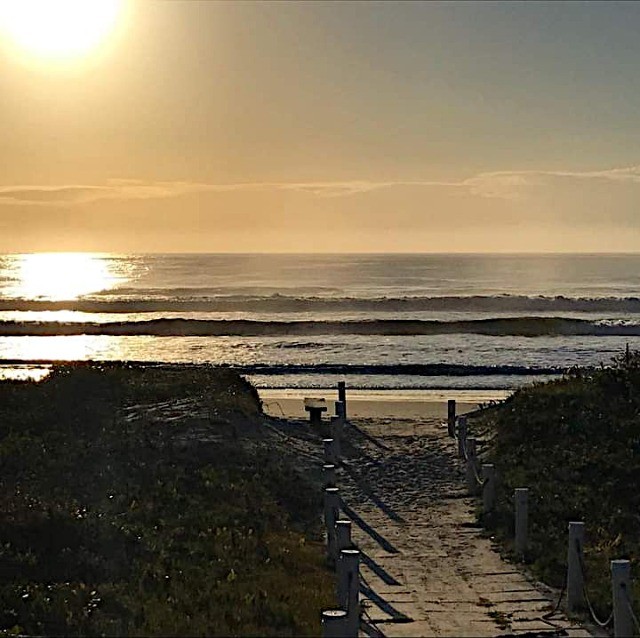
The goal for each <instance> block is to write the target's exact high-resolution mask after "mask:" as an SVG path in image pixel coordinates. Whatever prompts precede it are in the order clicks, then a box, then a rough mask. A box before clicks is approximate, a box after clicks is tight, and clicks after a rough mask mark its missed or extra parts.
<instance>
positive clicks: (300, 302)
mask: <svg viewBox="0 0 640 638" xmlns="http://www.w3.org/2000/svg"><path fill="white" fill-rule="evenodd" d="M175 292H176V291H173V293H175ZM183 292H184V291H183ZM7 310H17V311H30V310H35V311H38V310H40V311H44V310H75V311H79V312H101V313H142V312H260V313H264V312H346V311H371V312H420V311H435V312H437V311H452V312H453V311H455V312H501V313H505V312H506V313H509V312H514V313H536V312H594V313H596V312H598V313H602V312H615V313H640V298H639V297H601V298H600V297H599V298H588V297H564V296H557V297H544V296H540V297H530V296H525V295H498V296H490V295H487V296H482V295H476V296H448V297H446V296H445V297H376V298H361V297H318V296H315V297H314V296H288V295H280V294H273V295H269V296H258V295H256V296H246V295H226V296H213V297H206V296H203V297H193V296H184V297H183V296H177V295H175V294H167V296H165V297H156V296H154V297H145V296H144V291H140V292H139V293H138V296H136V297H135V298H132V297H127V296H121V297H116V296H110V297H109V298H100V297H95V298H84V299H76V300H70V301H46V300H38V299H6V298H5V299H0V311H7Z"/></svg>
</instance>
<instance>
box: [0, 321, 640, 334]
mask: <svg viewBox="0 0 640 638" xmlns="http://www.w3.org/2000/svg"><path fill="white" fill-rule="evenodd" d="M440 334H479V335H490V336H522V337H540V336H596V337H606V336H629V337H631V336H640V324H638V323H636V322H625V321H618V322H605V321H589V320H586V319H568V318H563V317H507V318H492V319H475V320H467V321H464V320H463V321H434V320H431V321H426V320H412V319H372V320H364V321H251V320H242V319H238V320H206V319H152V320H148V321H115V322H107V323H81V322H54V321H47V322H44V321H43V322H35V321H34V322H18V321H0V336H4V337H9V336H21V335H47V336H50V335H110V336H141V335H145V336H146V335H152V336H159V337H162V336H166V337H170V336H171V337H176V336H184V337H213V336H239V337H270V336H279V337H291V336H301V335H304V336H317V335H384V336H414V335H440Z"/></svg>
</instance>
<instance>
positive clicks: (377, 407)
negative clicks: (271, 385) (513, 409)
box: [257, 388, 513, 419]
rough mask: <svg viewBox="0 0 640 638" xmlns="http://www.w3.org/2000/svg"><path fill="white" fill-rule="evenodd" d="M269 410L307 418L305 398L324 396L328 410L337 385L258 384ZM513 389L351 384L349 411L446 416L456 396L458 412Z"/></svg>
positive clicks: (354, 413)
mask: <svg viewBox="0 0 640 638" xmlns="http://www.w3.org/2000/svg"><path fill="white" fill-rule="evenodd" d="M257 390H258V395H259V397H260V399H261V400H262V407H263V410H264V412H265V414H267V415H269V416H275V417H282V416H284V417H286V418H296V419H300V418H306V417H307V413H306V412H305V411H304V403H303V401H304V399H305V398H306V397H310V398H324V399H326V401H327V405H328V413H329V414H332V413H333V402H334V401H337V400H338V396H337V390H334V389H326V390H319V389H309V390H305V389H303V388H295V389H261V388H257ZM512 393H513V392H512V391H510V390H495V391H485V390H454V389H452V390H361V389H349V388H347V402H348V415H349V416H350V417H353V418H367V419H370V418H398V419H425V418H446V416H447V401H448V400H449V399H455V401H456V404H457V405H456V407H457V412H458V414H464V413H465V412H471V411H473V410H476V409H478V408H479V407H480V406H481V405H482V404H487V403H489V402H490V401H502V400H504V399H506V398H507V397H509V396H510V395H511V394H512Z"/></svg>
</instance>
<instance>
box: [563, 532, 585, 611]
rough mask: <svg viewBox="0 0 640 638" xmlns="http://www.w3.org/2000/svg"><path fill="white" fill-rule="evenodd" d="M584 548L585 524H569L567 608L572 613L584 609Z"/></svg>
mask: <svg viewBox="0 0 640 638" xmlns="http://www.w3.org/2000/svg"><path fill="white" fill-rule="evenodd" d="M583 546H584V523H583V522H581V521H580V522H578V521H573V522H571V523H569V547H568V551H567V608H568V609H569V611H570V612H574V611H579V610H580V609H583V608H584V574H583V573H582V565H581V562H582V556H583Z"/></svg>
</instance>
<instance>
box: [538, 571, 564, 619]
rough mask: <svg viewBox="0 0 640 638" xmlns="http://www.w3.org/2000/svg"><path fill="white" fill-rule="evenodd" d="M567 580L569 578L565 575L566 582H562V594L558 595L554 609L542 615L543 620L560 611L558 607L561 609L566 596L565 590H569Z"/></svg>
mask: <svg viewBox="0 0 640 638" xmlns="http://www.w3.org/2000/svg"><path fill="white" fill-rule="evenodd" d="M567 582H568V578H567V576H566V575H565V577H564V583H562V589H561V590H560V595H559V596H558V602H557V603H556V606H555V607H554V608H553V610H552V611H548V612H547V613H546V614H544V615H543V616H542V618H543V620H548V619H549V618H551V617H552V616H555V615H556V614H557V613H558V609H560V604H561V603H562V598H563V597H564V594H565V592H566V591H567Z"/></svg>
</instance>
